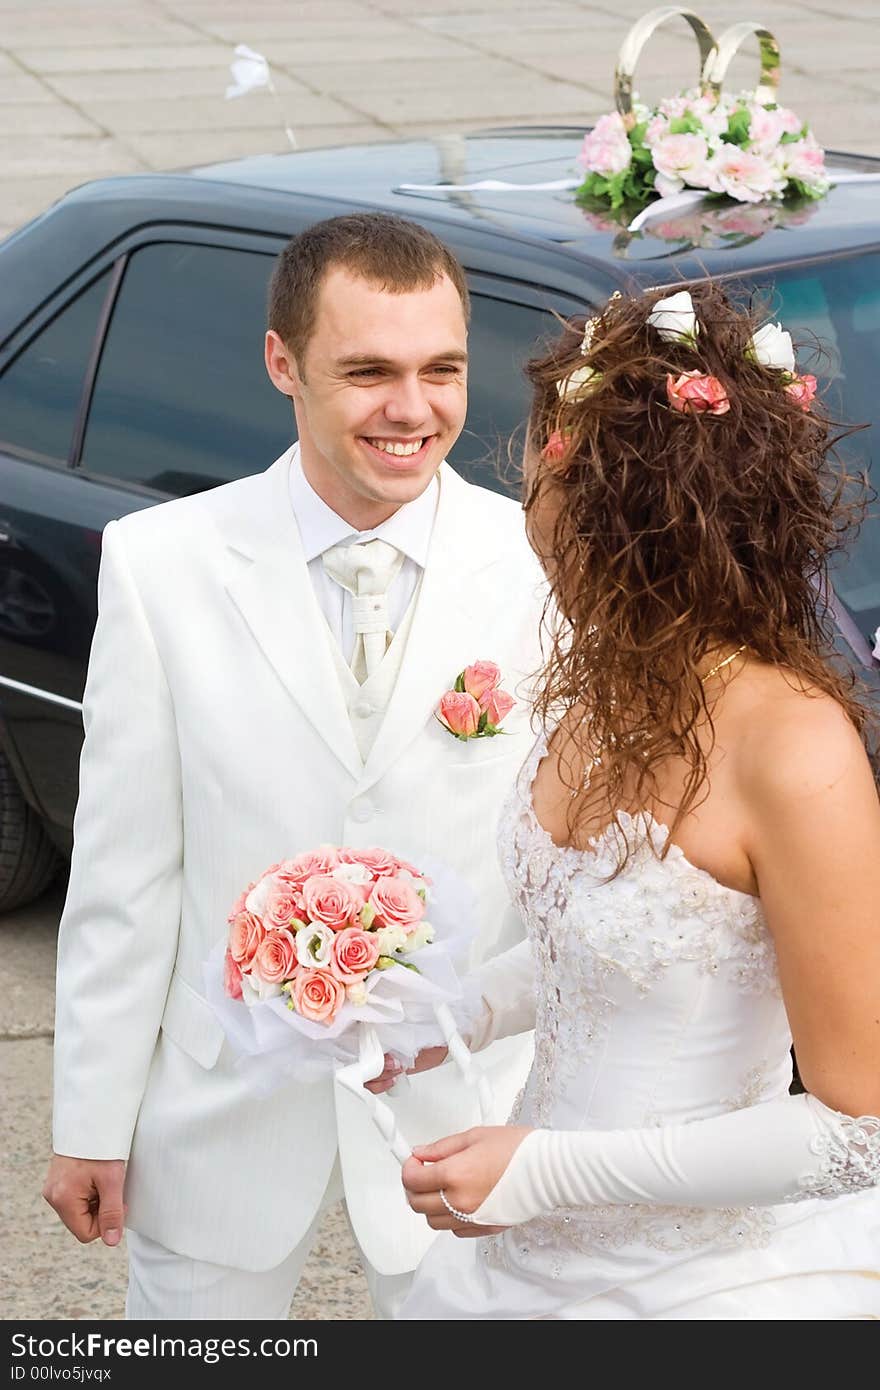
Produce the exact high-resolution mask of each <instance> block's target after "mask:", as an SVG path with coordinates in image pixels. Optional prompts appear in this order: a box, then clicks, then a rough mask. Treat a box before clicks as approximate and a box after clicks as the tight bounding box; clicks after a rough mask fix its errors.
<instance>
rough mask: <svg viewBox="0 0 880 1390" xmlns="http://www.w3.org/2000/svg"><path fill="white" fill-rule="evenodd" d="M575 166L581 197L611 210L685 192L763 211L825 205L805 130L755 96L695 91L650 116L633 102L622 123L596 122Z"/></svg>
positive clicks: (813, 145) (818, 155)
mask: <svg viewBox="0 0 880 1390" xmlns="http://www.w3.org/2000/svg"><path fill="white" fill-rule="evenodd" d="M580 163H581V165H582V167H583V169H584V172H585V178H584V181H583V183H582V184H581V186H580V188H579V189H578V195H579V196H580V197H582V198H585V199H595V200H596V201H597V202H598V203H601V204H604V205H605V206H607V207H610V208H612V209H615V210H617V209H621V208H626V207H628V208H629V209H630V210H632V208H634V207H636V206H639V205H642V206H643V205H644V204H645V203H646V202H647V201H648V199H649V198H651V197H654V196H655V195H658V194H659V196H660V197H661V198H668V197H672V196H674V195H675V194H678V193H681V192H682V190H683V189H700V190H702V191H703V192H704V193H705V194H707V195H708V194H719V195H726V196H727V197H730V198H733V199H735V200H736V201H737V202H747V203H763V202H769V201H772V200H775V199H779V198H782V197H784V196H787V195H790V194H794V195H797V196H800V197H805V198H822V197H824V195H825V194H826V193H827V192H828V189H829V187H830V182H829V178H828V174H827V171H826V168H825V154H824V151H823V149H822V147H821V145H819V143H818V141H817V140H816V138H815V136H814V135H813V134H812V132H811V131H810V129H809V127H808V126H807V125H806V123H805V122H804V121H802V120H801V119H800V117H799V116H796V115H795V113H794V112H793V111H791V110H789V109H788V108H787V107H784V106H778V105H776V104H775V103H773V102H770V103H766V102H765V101H762V100H759V99H758V97H757V95H756V94H755V93H754V92H743V93H740V95H739V96H736V97H731V96H728V95H727V94H726V93H723V92H722V93H721V94H720V95H719V96H718V98H717V99H716V98H715V97H713V96H710V95H708V94H703V93H701V92H700V91H698V90H692V91H687V92H682V93H681V94H680V95H679V96H675V97H669V98H667V99H666V100H664V101H661V102H660V104H659V105H658V106H656V107H653V108H651V107H648V106H645V105H644V104H643V103H641V102H638V101H636V102H634V104H633V109H632V112H631V113H630V114H629V116H627V117H626V118H625V117H624V116H622V115H620V114H619V112H616V111H615V112H611V113H610V114H609V115H606V116H602V117H601V118H600V120H599V121H597V123H596V125H595V127H594V128H593V129H592V130H591V131H588V133H587V135H586V138H585V140H584V145H583V149H582V151H581V154H580Z"/></svg>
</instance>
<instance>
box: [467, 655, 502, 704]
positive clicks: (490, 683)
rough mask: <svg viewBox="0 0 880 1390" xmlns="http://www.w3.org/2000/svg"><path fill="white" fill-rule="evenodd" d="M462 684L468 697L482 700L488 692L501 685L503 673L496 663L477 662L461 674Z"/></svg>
mask: <svg viewBox="0 0 880 1390" xmlns="http://www.w3.org/2000/svg"><path fill="white" fill-rule="evenodd" d="M461 679H462V684H463V685H464V688H465V690H466V691H467V693H468V695H473V697H474V699H475V700H480V699H482V697H483V696H484V695H485V693H486V691H487V690H494V689H495V687H496V685H500V683H501V672H500V671H499V669H498V667H497V666H496V665H495V662H494V661H475V662H474V664H473V665H472V666H466V667H465V669H464V670H463V671H462V673H461Z"/></svg>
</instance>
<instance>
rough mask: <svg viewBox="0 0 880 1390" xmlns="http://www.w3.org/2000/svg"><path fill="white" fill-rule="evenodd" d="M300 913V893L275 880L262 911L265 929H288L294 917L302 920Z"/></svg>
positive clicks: (301, 908) (301, 903)
mask: <svg viewBox="0 0 880 1390" xmlns="http://www.w3.org/2000/svg"><path fill="white" fill-rule="evenodd" d="M302 912H303V899H302V893H301V892H299V890H298V889H294V888H292V887H290V886H289V885H288V884H279V883H278V881H277V879H276V881H275V883H274V884H273V885H272V889H271V892H270V893H269V897H268V899H267V901H266V906H265V908H264V909H263V920H264V922H265V923H266V925H267V927H289V926H290V924H291V922H292V921H293V919H294V918H295V917H297V918H299V919H300V920H301V919H302Z"/></svg>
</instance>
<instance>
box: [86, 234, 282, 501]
mask: <svg viewBox="0 0 880 1390" xmlns="http://www.w3.org/2000/svg"><path fill="white" fill-rule="evenodd" d="M273 264H274V258H273V257H272V256H269V255H261V254H260V253H258V252H252V251H244V250H235V249H232V248H225V247H215V246H197V245H182V244H174V243H157V244H156V245H152V246H146V247H144V248H143V249H141V250H140V251H137V252H135V254H134V255H133V256H132V258H131V261H130V263H129V265H128V266H127V267H126V271H125V275H124V277H123V281H122V285H121V288H120V291H119V296H118V299H117V302H116V305H115V307H114V310H113V317H112V319H111V322H110V327H109V330H108V333H107V339H106V342H105V345H104V351H103V353H102V355H101V362H100V365H99V368H98V374H97V379H96V381H95V390H94V395H93V397H92V404H91V408H90V410H89V418H88V423H87V426H86V433H85V440H84V445H83V454H82V467H83V468H84V469H86V470H87V471H88V472H90V473H94V474H100V475H102V476H107V477H112V478H114V479H118V480H121V481H123V482H129V483H138V484H141V485H142V486H145V487H149V488H155V489H156V490H157V491H159V492H164V493H170V494H172V495H174V496H185V495H188V494H190V493H193V492H200V491H202V490H204V489H205V488H208V487H215V486H216V485H217V484H218V483H225V482H229V481H230V480H232V479H233V478H240V477H242V476H244V475H246V474H249V473H259V472H261V471H262V470H263V469H264V468H267V467H268V465H269V464H270V463H271V462H272V460H273V459H274V458H277V456H278V455H279V454H281V453H283V452H284V450H285V449H286V448H287V447H288V446H289V444H290V443H291V441H292V439H293V438H294V421H293V411H292V408H291V405H290V402H289V401H288V400H287V399H286V398H285V397H283V396H281V395H280V394H279V393H278V392H277V391H276V390H275V388H274V387H273V385H272V383H271V382H270V381H269V378H268V377H267V375H266V370H265V367H264V366H263V338H264V335H265V331H266V288H267V284H268V280H269V276H270V274H271V272H272V266H273Z"/></svg>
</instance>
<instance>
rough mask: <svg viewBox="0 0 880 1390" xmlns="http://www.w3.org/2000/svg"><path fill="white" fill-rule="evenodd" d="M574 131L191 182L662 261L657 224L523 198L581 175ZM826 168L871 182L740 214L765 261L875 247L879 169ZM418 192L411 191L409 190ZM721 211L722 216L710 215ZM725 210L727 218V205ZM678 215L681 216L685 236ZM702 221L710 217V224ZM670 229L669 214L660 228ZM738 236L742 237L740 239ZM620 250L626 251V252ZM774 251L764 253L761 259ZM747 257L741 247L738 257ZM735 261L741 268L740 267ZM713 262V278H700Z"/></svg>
mask: <svg viewBox="0 0 880 1390" xmlns="http://www.w3.org/2000/svg"><path fill="white" fill-rule="evenodd" d="M583 137H584V130H583V128H582V127H576V128H574V127H558V126H551V127H544V126H539V127H532V126H528V127H508V128H503V129H499V130H487V131H481V132H478V133H476V134H474V135H449V136H442V137H438V138H437V139H435V140H409V141H395V142H388V143H384V144H374V145H369V144H368V145H358V146H357V147H351V146H348V147H346V146H341V147H335V148H323V149H317V150H308V151H303V152H301V153H291V154H282V155H269V156H261V157H260V156H258V157H252V158H246V159H238V160H234V161H231V162H229V163H226V164H214V165H210V166H207V167H206V168H202V169H197V170H194V171H192V172H193V175H194V177H197V178H200V179H210V180H216V181H221V182H226V183H235V184H239V185H242V184H246V185H248V186H249V187H260V188H267V189H269V188H271V189H274V190H277V191H279V192H286V193H297V192H299V193H310V194H317V195H319V196H325V197H326V196H339V195H340V193H343V194H344V195H345V196H346V197H349V198H352V199H354V200H355V201H357V202H359V203H366V204H370V205H374V206H377V207H381V208H384V209H387V210H388V211H393V212H399V213H400V214H401V215H402V216H405V217H415V218H419V217H425V216H430V217H432V218H437V217H440V218H443V219H444V220H447V221H450V222H453V223H464V224H469V225H471V226H478V227H482V228H491V229H494V230H496V231H498V232H500V233H502V234H503V235H505V236H507V237H523V238H529V239H537V240H539V241H546V242H550V243H555V244H562V245H565V246H567V247H570V248H572V249H574V250H577V251H578V252H580V253H582V254H585V255H588V256H589V257H590V258H593V259H599V260H604V261H607V262H609V263H612V264H615V265H620V264H621V263H623V262H626V263H628V264H629V265H630V266H634V265H636V264H638V263H640V262H641V261H643V260H647V261H652V262H653V263H654V267H655V268H654V270H652V272H651V273H652V274H654V273H656V264H657V262H658V261H662V260H666V259H668V258H669V255H670V248H671V247H672V246H675V245H678V246H679V247H680V246H681V239H679V240H678V241H677V242H676V240H675V239H674V238H672V239H669V238H658V237H657V236H656V234H655V232H654V230H652V228H653V226H654V225H655V222H656V219H652V221H651V222H649V223H648V224H647V227H648V230H646V231H645V232H644V233H643V234H642V235H641V236H639V235H636V236H630V237H625V236H624V237H621V235H620V233H621V230H622V229H621V228H620V227H616V226H615V227H613V228H609V227H608V226H607V225H606V226H604V227H603V226H602V225H601V221H602V220H604V219H601V218H598V217H596V216H590V214H589V213H588V212H586V211H585V209H584V207H583V206H581V205H580V204H579V203H578V202H577V200H576V199H575V198H574V196H573V190H571V189H559V188H556V189H553V188H529V187H528V185H530V184H539V185H542V184H548V183H549V184H552V183H557V182H559V181H561V180H564V179H572V178H578V177H579V176H580V172H579V168H578V164H577V156H578V154H579V152H580V149H581V145H582V143H583ZM827 162H828V165H829V167H831V168H833V169H835V170H839V171H845V172H847V173H849V174H865V173H867V174H871V175H873V176H874V178H876V179H877V182H876V183H874V182H867V181H866V182H864V183H861V184H841V185H840V186H838V187H835V188H833V189H832V190H831V192H830V194H829V195H828V196H827V197H825V198H821V199H818V200H815V201H811V200H804V201H803V202H801V203H800V204H799V205H798V206H797V207H796V208H792V207H791V206H787V205H783V206H782V207H781V208H778V209H774V212H778V216H777V217H776V219H775V221H774V220H773V219H772V218H768V217H767V216H766V213H767V205H762V206H761V207H760V209H758V210H757V213H756V215H754V216H753V218H752V219H750V218H749V217H748V213H750V212H755V209H754V207H753V206H747V207H746V208H745V209H743V207H742V205H741V204H740V205H736V206H737V208H738V209H739V211H740V212H741V213H742V212H743V211H745V213H746V214H747V215H746V216H745V218H744V219H741V220H743V221H744V223H745V225H748V224H749V222H750V221H751V222H752V223H753V226H754V229H755V239H756V241H761V240H764V241H766V243H767V244H766V246H765V247H764V248H762V250H761V252H760V253H759V255H760V258H761V260H762V261H764V260H767V259H768V257H769V260H770V261H771V262H774V263H775V262H777V261H779V260H788V259H792V258H795V259H801V258H803V257H804V256H812V255H815V254H825V253H827V252H829V251H835V250H840V249H841V242H842V240H843V239H844V238H845V239H846V240H847V242H848V243H849V244H855V245H863V244H866V243H873V242H876V241H878V240H880V159H877V158H872V157H871V156H868V155H860V154H845V153H835V152H832V153H829V154H828V157H827ZM489 181H492V182H505V183H512V184H523V185H526V186H525V187H524V188H523V189H522V191H513V190H510V189H492V188H484V189H474V190H472V191H464V192H460V193H458V192H456V191H455V189H454V188H453V187H450V185H461V184H475V183H483V182H489ZM412 184H416V185H420V187H419V189H418V191H416V190H415V189H412V188H409V187H407V185H412ZM719 210H720V209H719ZM723 210H724V211H726V212H730V211H731V207H730V203H729V202H727V201H725V203H724V205H723ZM687 215H688V214H686V213H683V214H680V215H679V220H680V221H681V222H682V225H684V226H686V225H687ZM709 220H710V222H711V214H710V218H709ZM663 221H664V223H666V224H668V225H669V227H670V229H671V228H672V227H673V226H674V223H675V221H676V217H675V215H668V216H666V217H664V219H663ZM747 234H748V233H746V234H745V235H747ZM624 243H626V244H624ZM771 247H772V250H771V249H770V248H771ZM701 249H702V251H703V254H704V255H705V257H706V261H707V269H706V270H704V271H703V272H702V273H704V274H705V273H717V272H718V271H719V270H721V268H722V267H723V266H725V265H727V264H728V261H729V258H730V249H731V248H730V247H729V246H728V245H725V246H722V247H719V248H718V250H717V253H716V252H713V251H712V250H711V248H701ZM735 249H737V250H744V249H745V248H744V247H737V248H735ZM744 259H746V260H751V257H746V258H743V257H742V256H740V257H739V258H738V261H739V264H740V265H741V264H743V261H744ZM709 261H711V262H712V263H713V264H712V269H709V268H708V263H709Z"/></svg>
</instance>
